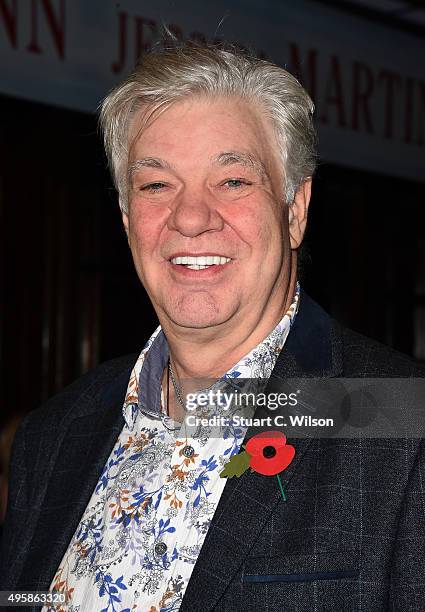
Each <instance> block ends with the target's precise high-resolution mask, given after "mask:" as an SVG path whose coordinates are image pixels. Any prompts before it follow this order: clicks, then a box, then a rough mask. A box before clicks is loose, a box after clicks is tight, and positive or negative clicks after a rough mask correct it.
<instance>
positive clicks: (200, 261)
mask: <svg viewBox="0 0 425 612" xmlns="http://www.w3.org/2000/svg"><path fill="white" fill-rule="evenodd" d="M229 261H231V259H230V257H222V256H221V255H204V256H201V257H193V256H190V255H184V256H182V257H173V258H172V259H170V262H171V263H172V264H176V265H179V266H184V267H185V268H187V269H188V270H206V269H207V268H210V267H211V266H223V265H224V264H226V263H228V262H229Z"/></svg>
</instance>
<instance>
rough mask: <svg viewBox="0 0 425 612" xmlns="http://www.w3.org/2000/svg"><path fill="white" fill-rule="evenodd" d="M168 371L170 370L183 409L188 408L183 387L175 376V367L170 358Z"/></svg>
mask: <svg viewBox="0 0 425 612" xmlns="http://www.w3.org/2000/svg"><path fill="white" fill-rule="evenodd" d="M168 371H169V372H170V377H171V382H172V383H173V387H174V391H175V394H176V396H177V399H178V400H179V403H180V405H181V407H182V408H183V410H186V406H185V404H184V400H183V395H182V390H181V387H180V385H179V383H178V382H177V380H176V377H175V376H174V372H173V368H172V367H171V360H168Z"/></svg>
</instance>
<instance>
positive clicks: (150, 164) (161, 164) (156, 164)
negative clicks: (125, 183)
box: [128, 157, 171, 178]
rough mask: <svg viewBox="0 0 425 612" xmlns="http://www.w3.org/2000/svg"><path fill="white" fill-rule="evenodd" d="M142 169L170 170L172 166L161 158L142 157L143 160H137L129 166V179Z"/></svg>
mask: <svg viewBox="0 0 425 612" xmlns="http://www.w3.org/2000/svg"><path fill="white" fill-rule="evenodd" d="M140 168H167V170H169V169H171V166H170V164H169V163H168V162H166V161H165V159H161V158H160V157H142V158H141V159H136V161H134V162H133V163H132V164H130V165H129V167H128V176H129V178H131V177H132V176H133V174H134V173H135V172H137V170H139V169H140Z"/></svg>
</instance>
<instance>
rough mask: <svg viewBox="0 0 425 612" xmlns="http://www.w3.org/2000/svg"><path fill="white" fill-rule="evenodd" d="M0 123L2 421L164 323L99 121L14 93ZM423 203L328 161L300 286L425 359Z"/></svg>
mask: <svg viewBox="0 0 425 612" xmlns="http://www.w3.org/2000/svg"><path fill="white" fill-rule="evenodd" d="M365 18H367V17H366V16H365ZM389 27H393V26H392V25H391V24H390V25H389ZM394 27H396V26H394ZM415 35H418V34H417V33H415ZM0 116H1V117H2V118H3V121H2V123H1V126H0V228H1V229H0V231H1V235H0V245H1V246H0V248H1V252H0V262H1V264H0V265H1V269H0V287H1V289H0V290H1V294H2V296H3V299H2V303H1V311H0V322H1V338H0V351H1V352H0V355H1V361H2V384H1V394H2V395H1V400H0V401H1V413H2V417H1V418H2V422H4V421H5V420H6V419H7V418H8V417H9V415H11V414H16V413H25V412H27V411H29V410H31V409H33V408H35V407H37V406H38V405H39V404H40V403H41V402H42V401H44V400H45V399H47V398H48V397H50V396H51V395H53V394H54V393H56V392H57V391H59V390H60V389H62V388H63V387H64V386H65V385H66V384H68V383H69V382H71V381H72V380H73V379H75V378H77V377H78V376H79V375H81V374H82V373H83V372H85V371H87V370H88V369H90V368H92V367H94V366H95V365H96V364H97V363H100V362H102V361H105V360H107V359H110V358H113V357H116V356H119V355H122V354H125V353H128V352H140V350H141V348H142V347H143V344H144V341H145V340H146V339H147V338H148V337H149V335H150V334H151V333H152V331H153V329H154V327H155V326H156V324H157V322H156V319H155V315H154V313H153V310H152V308H151V305H150V303H149V300H148V299H147V297H146V295H145V293H144V290H143V288H142V287H141V285H140V282H139V281H138V278H137V276H136V273H135V271H134V269H133V265H132V261H131V256H130V251H129V249H128V246H127V241H126V238H125V234H124V231H123V229H122V224H121V216H120V212H119V208H118V204H117V201H116V196H115V192H114V190H113V188H112V184H111V181H110V178H109V174H108V171H107V168H106V161H105V158H104V154H103V151H102V146H101V141H100V138H99V136H98V133H97V124H96V118H95V117H94V116H92V115H85V114H81V113H77V112H72V111H68V110H62V109H57V108H52V107H48V106H43V105H40V104H35V103H31V102H24V101H21V100H16V99H12V98H7V97H4V96H3V97H0ZM418 155H423V149H420V148H418ZM423 194H424V184H423V183H420V182H414V181H408V180H402V179H396V178H393V177H391V176H386V175H379V174H374V173H368V172H364V171H359V170H353V169H350V168H347V167H342V166H336V165H330V164H327V163H325V162H324V161H322V162H321V163H320V165H319V169H318V172H317V175H316V177H315V181H314V185H313V198H312V203H311V207H310V219H309V227H308V232H307V237H306V246H307V254H306V264H305V265H304V272H303V283H302V284H303V286H304V288H305V289H306V290H307V291H308V292H309V293H310V294H311V295H312V296H313V297H314V298H315V299H316V300H317V301H318V302H319V303H320V304H321V305H322V306H323V307H324V308H325V309H326V310H327V311H328V312H329V313H331V314H332V315H333V316H335V318H337V319H338V320H339V321H340V322H341V323H343V324H345V325H348V326H349V327H351V328H353V329H355V330H357V331H359V332H361V333H363V334H366V335H368V336H370V337H372V338H375V339H377V340H379V341H381V342H384V343H386V344H389V345H391V346H393V347H395V348H396V349H398V350H400V351H403V352H405V353H408V354H409V355H412V356H415V357H416V358H418V359H422V360H425V240H424V238H425V223H424V220H425V219H424V217H425V215H424V195H423ZM0 424H1V423H0Z"/></svg>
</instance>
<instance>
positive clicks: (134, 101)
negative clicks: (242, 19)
mask: <svg viewBox="0 0 425 612" xmlns="http://www.w3.org/2000/svg"><path fill="white" fill-rule="evenodd" d="M190 96H209V97H211V99H214V98H215V97H217V96H226V97H238V98H240V99H244V100H247V101H249V102H254V103H257V104H259V105H260V108H261V109H262V111H263V112H264V113H265V116H267V117H268V118H269V119H270V120H271V122H272V124H273V126H274V129H275V131H276V136H277V142H278V144H279V148H280V155H281V159H282V169H283V175H284V179H285V187H284V189H285V200H286V202H287V203H288V204H291V203H292V202H293V200H294V197H295V193H296V191H297V189H298V187H300V185H302V183H303V182H304V181H305V180H306V179H307V178H308V177H311V176H312V175H313V173H314V170H315V167H316V154H315V142H316V137H315V130H314V127H313V121H312V115H313V111H314V104H313V102H312V100H311V98H310V96H309V95H308V93H307V92H306V91H305V89H303V87H302V86H301V85H300V83H299V82H298V81H297V79H296V78H295V77H294V76H292V75H291V74H290V73H289V72H287V71H286V70H284V69H283V68H281V67H279V66H277V65H275V64H272V63H271V62H268V61H264V60H260V59H257V58H255V57H252V56H249V55H247V54H246V53H245V52H242V51H240V50H236V49H234V48H231V49H224V48H221V47H217V46H213V45H205V46H198V45H196V46H195V45H191V44H183V45H180V46H177V47H172V48H166V49H162V50H158V51H152V52H150V53H146V54H144V55H143V56H142V58H141V61H140V63H139V64H138V65H137V67H136V69H135V70H134V72H133V73H132V74H130V76H129V77H128V78H127V79H126V80H125V81H124V82H123V83H121V84H120V85H118V86H117V87H116V88H115V89H113V90H112V91H111V92H110V93H109V95H108V96H107V97H106V98H105V100H104V101H103V103H102V106H101V112H100V127H101V129H102V131H103V136H104V143H105V150H106V154H107V157H108V161H109V166H110V168H111V172H112V176H113V179H114V183H115V186H116V188H117V190H118V194H119V202H120V207H121V209H122V210H123V211H124V212H127V211H128V175H127V165H128V153H129V148H128V138H129V126H130V123H131V120H132V118H133V117H134V115H135V113H136V112H137V111H139V110H140V109H141V108H146V109H147V110H148V111H149V116H152V114H153V113H155V112H156V111H158V110H164V109H165V108H167V107H168V106H170V105H171V104H173V103H174V102H177V101H179V100H182V99H184V98H187V97H190Z"/></svg>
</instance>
